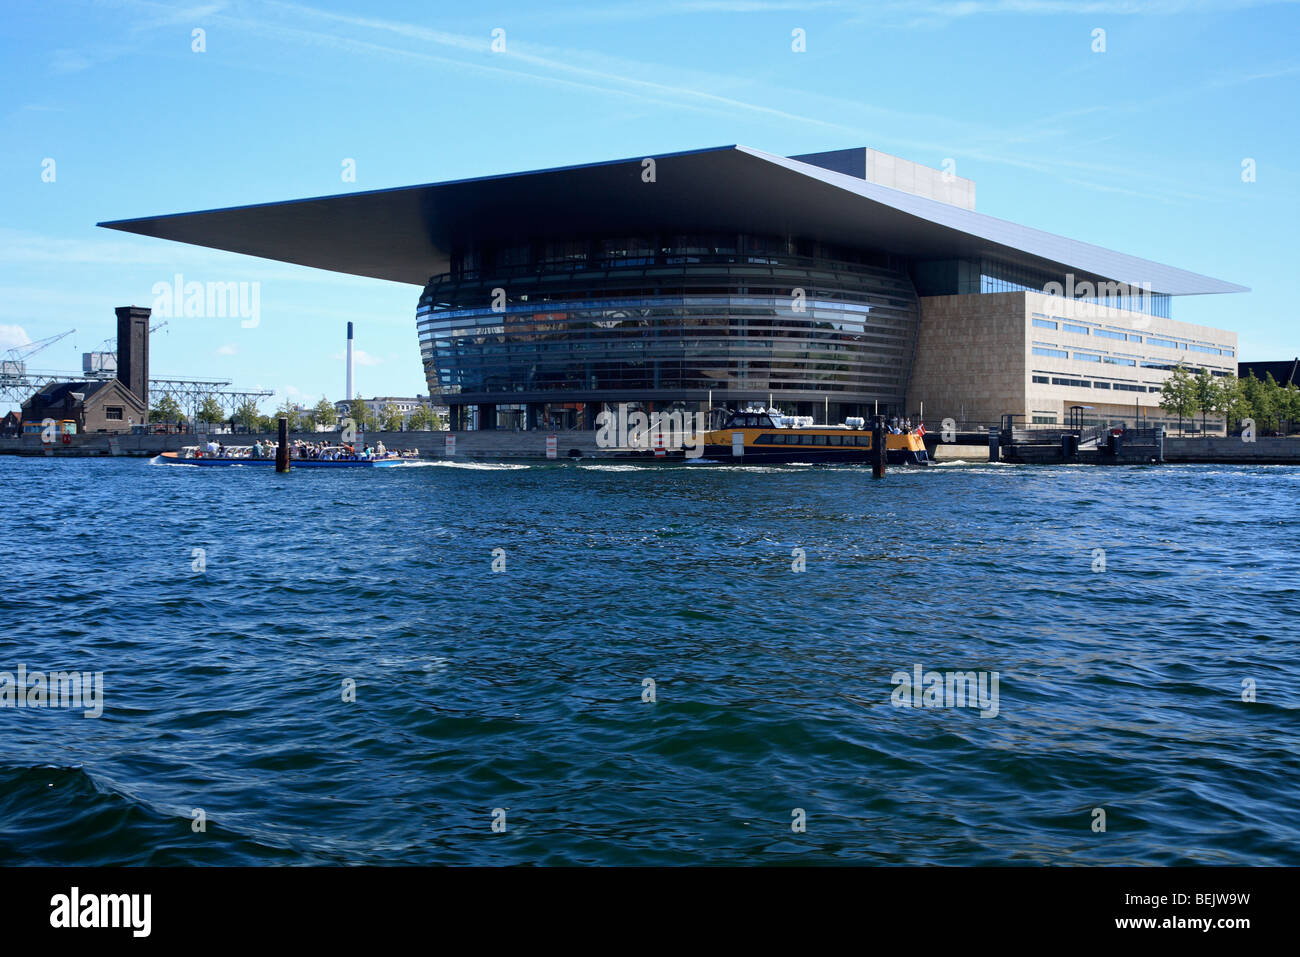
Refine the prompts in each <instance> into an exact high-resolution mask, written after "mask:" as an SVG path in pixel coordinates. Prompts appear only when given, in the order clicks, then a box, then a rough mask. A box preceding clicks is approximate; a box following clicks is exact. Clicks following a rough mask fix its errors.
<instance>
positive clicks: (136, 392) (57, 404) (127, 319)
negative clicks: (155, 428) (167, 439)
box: [22, 306, 149, 434]
mask: <svg viewBox="0 0 1300 957" xmlns="http://www.w3.org/2000/svg"><path fill="white" fill-rule="evenodd" d="M115 311H116V313H117V366H116V372H117V376H116V378H112V379H87V380H83V381H65V382H48V383H46V384H45V385H43V386H42V387H41V389H40V390H39V391H38V392H36V393H34V394H33V395H32V396H31V398H29V399H28V400H27V401H26V402H24V403H23V407H22V420H23V422H24V423H39V422H43V421H44V420H46V419H53V420H54V421H55V422H73V423H75V426H76V428H75V431H76V433H78V434H81V433H86V432H129V431H130V430H131V429H132V427H134V426H138V425H143V424H145V423H146V422H148V421H149V310H148V309H146V308H144V307H141V306H120V307H119V308H118V309H117V310H115Z"/></svg>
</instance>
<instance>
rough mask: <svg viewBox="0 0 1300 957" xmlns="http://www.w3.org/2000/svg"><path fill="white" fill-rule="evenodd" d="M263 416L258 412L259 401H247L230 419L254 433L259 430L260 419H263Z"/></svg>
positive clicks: (241, 404) (240, 405) (240, 404)
mask: <svg viewBox="0 0 1300 957" xmlns="http://www.w3.org/2000/svg"><path fill="white" fill-rule="evenodd" d="M261 415H262V413H261V412H260V411H258V408H257V400H256V399H245V400H244V401H243V402H241V403H239V408H237V409H236V410H235V414H234V415H233V416H231V417H230V421H231V422H232V423H234V422H238V423H239V424H240V425H242V426H243V427H244V428H245V429H247V430H248V431H249V432H252V431H253V430H254V429H256V428H257V426H258V419H260V418H261Z"/></svg>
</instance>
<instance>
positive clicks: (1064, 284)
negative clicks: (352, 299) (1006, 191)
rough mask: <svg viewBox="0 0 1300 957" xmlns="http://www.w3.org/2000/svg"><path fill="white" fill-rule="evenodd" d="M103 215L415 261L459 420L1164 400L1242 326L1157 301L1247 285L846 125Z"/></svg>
mask: <svg viewBox="0 0 1300 957" xmlns="http://www.w3.org/2000/svg"><path fill="white" fill-rule="evenodd" d="M101 225H104V226H107V227H110V228H113V229H120V230H125V231H129V232H133V233H139V234H142V235H148V236H156V237H161V238H165V239H171V240H177V241H180V242H187V243H193V244H196V245H200V246H208V247H212V248H217V249H224V250H230V251H233V252H238V253H244V254H248V255H254V256H261V257H265V258H268V259H275V260H280V261H284V262H291V263H298V264H302V265H309V266H315V267H318V268H322V269H329V270H334V271H338V272H344V273H350V274H354V275H360V276H370V277H374V278H380V279H387V280H391V281H394V282H402V283H409V284H411V285H414V286H418V287H420V289H421V293H420V294H419V297H418V301H417V303H416V310H415V312H416V315H415V321H416V327H417V330H418V334H419V340H420V346H421V355H422V359H423V363H424V370H425V374H426V378H427V381H428V383H429V387H430V391H431V393H432V394H433V395H435V396H438V397H439V398H440V399H441V400H442V401H444V402H446V403H447V404H448V406H449V407H450V415H451V422H452V428H453V429H467V428H477V429H494V428H510V427H522V428H533V427H538V426H546V427H551V428H554V427H565V426H568V427H574V428H591V427H593V424H594V422H595V417H596V415H597V414H598V413H599V412H600V411H602V410H603V409H604V408H607V407H610V406H612V405H614V404H617V403H630V404H633V405H636V406H639V407H641V408H645V409H653V410H660V411H663V410H669V409H681V410H683V411H687V412H696V411H704V410H706V409H707V408H708V407H709V406H710V405H712V406H730V407H736V406H738V405H742V404H746V403H749V402H762V403H769V402H772V403H775V404H776V405H777V406H779V407H780V408H782V409H783V410H786V411H788V412H791V413H794V414H800V415H811V416H814V417H815V418H816V419H817V420H819V421H820V420H823V419H829V420H830V421H840V420H841V419H843V418H844V417H846V416H854V415H869V414H871V413H873V412H884V413H889V414H894V415H900V416H908V417H911V418H913V419H915V418H917V417H918V416H919V415H920V413H921V411H922V407H924V412H925V418H926V420H927V421H928V422H931V423H934V422H937V421H939V420H942V419H944V418H952V419H954V420H956V421H957V422H958V423H959V424H960V425H963V426H971V425H977V424H985V423H989V422H996V421H998V420H999V419H1000V417H1001V416H1003V415H1006V414H1011V415H1014V416H1017V417H1018V420H1019V421H1023V422H1025V423H1040V424H1049V423H1058V424H1064V422H1065V420H1066V417H1067V416H1068V415H1069V414H1070V410H1071V409H1072V408H1074V407H1082V409H1083V411H1084V414H1085V423H1087V424H1090V423H1108V422H1118V421H1132V420H1133V419H1134V418H1142V419H1145V420H1146V423H1147V424H1153V423H1156V422H1160V421H1163V420H1164V418H1165V417H1164V415H1163V413H1161V412H1160V410H1159V408H1158V405H1159V399H1160V387H1161V383H1162V382H1163V381H1164V379H1165V377H1166V376H1167V375H1168V374H1169V371H1170V370H1171V369H1172V368H1174V367H1175V366H1176V365H1177V364H1178V363H1180V362H1182V363H1185V364H1186V365H1188V366H1189V367H1191V368H1194V369H1199V368H1207V369H1210V370H1211V371H1212V372H1214V373H1215V374H1217V375H1228V374H1230V373H1232V372H1235V370H1236V364H1237V363H1236V352H1237V342H1236V335H1235V333H1233V332H1231V331H1226V330H1221V329H1214V328H1209V327H1205V326H1198V325H1191V324H1188V323H1182V322H1179V321H1177V320H1175V319H1173V318H1172V316H1171V312H1172V301H1173V300H1174V299H1175V298H1176V297H1179V296H1187V295H1203V294H1214V293H1230V292H1242V291H1245V290H1244V288H1243V287H1241V286H1238V285H1234V284H1232V283H1228V282H1224V281H1221V280H1218V279H1213V278H1210V277H1207V276H1203V275H1199V274H1196V273H1193V272H1188V271H1186V270H1183V269H1179V268H1175V267H1172V266H1165V265H1160V264H1158V263H1154V262H1150V261H1148V260H1145V259H1141V258H1138V257H1135V256H1130V255H1127V254H1124V253H1119V252H1115V251H1112V250H1109V249H1104V248H1101V247H1098V246H1093V245H1089V244H1087V243H1082V242H1077V241H1074V240H1070V239H1066V238H1063V237H1060V236H1056V235H1053V234H1050V233H1046V232H1042V231H1040V230H1037V229H1033V228H1030V227H1027V226H1020V225H1016V224H1014V223H1010V222H1007V221H1005V220H1002V219H997V218H994V217H992V216H988V215H986V214H983V213H979V212H976V211H975V184H974V183H973V182H971V181H970V180H967V179H963V178H961V177H957V176H954V175H952V174H951V172H949V171H940V170H935V169H930V168H928V167H925V166H921V165H918V164H916V163H911V162H908V161H906V160H903V159H900V158H898V157H892V156H889V155H888V154H884V153H880V152H878V151H875V150H870V149H866V148H859V149H848V150H837V151H832V152H827V153H816V154H807V155H802V156H794V157H781V156H776V155H772V154H769V153H764V152H761V151H759V150H754V149H750V148H747V147H743V146H725V147H719V148H715V149H705V150H696V151H691V152H684V153H673V154H667V155H660V156H652V157H641V158H633V159H626V160H618V161H612V162H602V163H592V164H587V165H582V166H570V167H563V168H557V169H547V170H539V171H534V172H527V173H518V174H511V175H503V176H489V177H483V178H476V179H468V180H457V181H453V182H446V183H436V184H431V185H424V186H412V187H406V188H401V189H388V190H378V191H371V192H362V193H352V194H347V195H341V196H332V197H323V198H317V199H307V200H295V201H289V202H282V203H270V204H263V205H257V206H247V207H238V208H231V209H222V210H213V211H208V212H197V213H183V214H175V215H168V216H156V217H150V218H144V219H132V220H123V221H116V222H109V223H102V224H101Z"/></svg>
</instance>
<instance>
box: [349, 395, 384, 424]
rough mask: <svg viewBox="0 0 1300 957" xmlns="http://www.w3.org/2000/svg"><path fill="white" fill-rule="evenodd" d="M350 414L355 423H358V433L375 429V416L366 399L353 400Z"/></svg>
mask: <svg viewBox="0 0 1300 957" xmlns="http://www.w3.org/2000/svg"><path fill="white" fill-rule="evenodd" d="M348 414H349V417H350V418H351V419H352V421H353V422H355V423H356V426H357V431H358V432H364V431H365V430H366V429H370V428H375V427H376V425H377V423H376V422H375V414H374V413H373V412H371V411H370V407H369V406H367V405H366V403H365V400H364V399H353V400H352V404H351V405H350V406H348Z"/></svg>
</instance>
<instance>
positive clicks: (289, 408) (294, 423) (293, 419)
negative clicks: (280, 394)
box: [275, 399, 302, 432]
mask: <svg viewBox="0 0 1300 957" xmlns="http://www.w3.org/2000/svg"><path fill="white" fill-rule="evenodd" d="M275 414H276V417H277V419H278V418H279V416H284V417H285V418H286V419H288V420H289V431H290V432H297V431H298V428H299V426H300V425H301V424H302V423H301V421H300V420H299V416H298V409H297V407H295V406H294V404H293V403H292V402H290V401H289V400H288V399H285V400H284V401H283V402H281V403H280V407H279V408H278V409H276V410H275ZM275 427H276V429H277V430H278V429H279V428H280V425H279V423H278V422H277V423H276V426H275Z"/></svg>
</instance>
